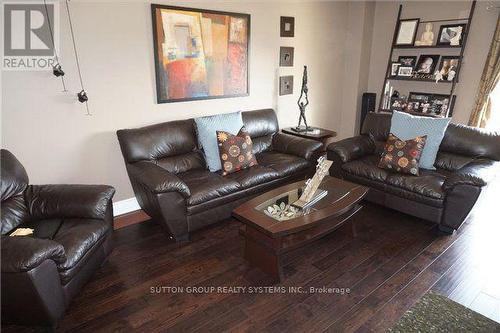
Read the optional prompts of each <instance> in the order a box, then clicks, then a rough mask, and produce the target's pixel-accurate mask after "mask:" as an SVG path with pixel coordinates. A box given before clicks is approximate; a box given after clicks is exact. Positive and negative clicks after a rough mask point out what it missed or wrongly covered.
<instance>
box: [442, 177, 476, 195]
mask: <svg viewBox="0 0 500 333" xmlns="http://www.w3.org/2000/svg"><path fill="white" fill-rule="evenodd" d="M457 185H472V186H478V187H483V186H485V185H486V182H485V181H484V180H483V179H481V178H479V177H477V176H476V175H473V174H470V173H455V174H452V175H451V176H448V177H446V180H445V181H444V183H443V189H444V190H445V191H449V190H451V189H452V188H453V187H455V186H457Z"/></svg>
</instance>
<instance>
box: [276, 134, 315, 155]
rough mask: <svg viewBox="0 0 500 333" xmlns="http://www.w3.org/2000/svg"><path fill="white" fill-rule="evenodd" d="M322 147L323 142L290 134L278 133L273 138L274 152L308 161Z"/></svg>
mask: <svg viewBox="0 0 500 333" xmlns="http://www.w3.org/2000/svg"><path fill="white" fill-rule="evenodd" d="M322 145H323V144H322V143H321V142H318V141H314V140H311V139H305V138H301V137H298V136H295V135H290V134H284V133H276V134H275V135H274V136H273V150H275V151H277V152H280V153H284V154H290V155H295V156H298V157H302V158H305V159H306V160H309V159H311V157H314V152H315V151H316V150H318V149H320V148H321V146H322Z"/></svg>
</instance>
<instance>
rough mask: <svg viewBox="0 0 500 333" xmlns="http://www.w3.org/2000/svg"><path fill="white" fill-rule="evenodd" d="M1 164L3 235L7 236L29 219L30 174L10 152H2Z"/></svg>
mask: <svg viewBox="0 0 500 333" xmlns="http://www.w3.org/2000/svg"><path fill="white" fill-rule="evenodd" d="M0 164H1V173H0V177H1V181H0V183H1V185H0V186H1V194H0V195H1V199H2V204H1V210H2V217H1V234H2V235H5V234H6V233H8V232H10V231H11V230H12V229H14V228H16V227H17V226H18V225H20V224H22V223H24V222H26V221H27V219H28V210H27V208H26V204H25V201H24V191H25V190H26V187H28V182H29V179H28V174H27V173H26V170H25V169H24V167H23V165H22V164H21V163H20V162H19V161H18V160H17V158H16V157H15V156H14V155H13V154H12V153H11V152H10V151H8V150H5V149H2V150H0Z"/></svg>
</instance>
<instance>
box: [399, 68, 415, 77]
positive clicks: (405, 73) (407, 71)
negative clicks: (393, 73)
mask: <svg viewBox="0 0 500 333" xmlns="http://www.w3.org/2000/svg"><path fill="white" fill-rule="evenodd" d="M398 76H402V77H412V76H413V67H411V66H399V68H398Z"/></svg>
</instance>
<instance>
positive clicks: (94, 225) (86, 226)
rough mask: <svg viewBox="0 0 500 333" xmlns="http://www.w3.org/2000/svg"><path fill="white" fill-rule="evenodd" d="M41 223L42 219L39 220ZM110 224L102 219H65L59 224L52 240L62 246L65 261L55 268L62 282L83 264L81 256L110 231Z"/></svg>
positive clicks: (69, 277)
mask: <svg viewBox="0 0 500 333" xmlns="http://www.w3.org/2000/svg"><path fill="white" fill-rule="evenodd" d="M39 223H43V221H39ZM111 229H112V226H111V225H110V224H109V223H108V222H105V221H103V220H95V219H67V220H64V221H63V223H62V224H61V226H60V228H59V231H58V232H57V233H56V235H55V236H54V238H53V240H54V241H55V242H57V243H59V244H61V245H62V246H63V247H64V251H65V252H66V261H65V262H63V263H61V264H58V265H57V268H58V269H59V273H60V275H61V279H62V281H63V283H66V282H68V281H69V280H71V278H72V277H73V276H74V275H75V274H76V273H77V272H78V270H79V267H81V266H83V265H84V263H83V262H82V260H81V259H82V258H83V257H84V256H85V254H87V252H89V251H91V249H92V248H93V247H95V246H97V245H98V244H100V241H101V240H102V239H104V236H105V235H106V234H107V233H108V232H111Z"/></svg>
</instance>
